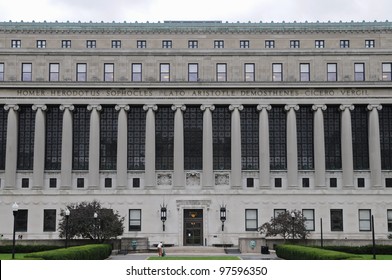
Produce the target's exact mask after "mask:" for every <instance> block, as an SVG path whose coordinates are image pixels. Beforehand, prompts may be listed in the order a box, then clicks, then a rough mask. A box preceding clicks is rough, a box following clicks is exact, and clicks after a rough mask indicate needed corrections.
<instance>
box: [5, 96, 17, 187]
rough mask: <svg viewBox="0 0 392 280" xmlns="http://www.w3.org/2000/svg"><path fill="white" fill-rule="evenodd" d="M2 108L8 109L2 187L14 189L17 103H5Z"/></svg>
mask: <svg viewBox="0 0 392 280" xmlns="http://www.w3.org/2000/svg"><path fill="white" fill-rule="evenodd" d="M4 109H5V110H6V111H8V117H7V144H6V145H7V147H6V155H5V182H4V189H15V187H16V168H17V163H18V162H17V160H18V111H19V105H16V104H7V105H5V106H4Z"/></svg>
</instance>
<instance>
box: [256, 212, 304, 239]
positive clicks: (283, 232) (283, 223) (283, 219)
mask: <svg viewBox="0 0 392 280" xmlns="http://www.w3.org/2000/svg"><path fill="white" fill-rule="evenodd" d="M292 213H293V214H294V218H293V217H292ZM305 222H306V218H305V217H304V216H303V215H302V213H301V211H298V210H294V211H292V212H289V211H284V212H281V213H279V214H278V216H276V217H272V218H271V220H270V221H269V222H266V223H264V224H263V225H262V226H260V227H259V229H258V230H259V232H260V233H262V234H265V236H266V237H270V236H277V235H280V236H282V237H283V239H284V240H286V239H288V238H292V239H306V237H308V236H309V231H308V230H307V229H306V224H305ZM293 235H294V236H293Z"/></svg>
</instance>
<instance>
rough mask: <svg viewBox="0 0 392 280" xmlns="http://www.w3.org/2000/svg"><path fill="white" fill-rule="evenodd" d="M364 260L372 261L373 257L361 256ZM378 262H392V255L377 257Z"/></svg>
mask: <svg viewBox="0 0 392 280" xmlns="http://www.w3.org/2000/svg"><path fill="white" fill-rule="evenodd" d="M359 256H361V257H362V258H363V259H364V260H372V259H373V255H359ZM376 260H392V255H376Z"/></svg>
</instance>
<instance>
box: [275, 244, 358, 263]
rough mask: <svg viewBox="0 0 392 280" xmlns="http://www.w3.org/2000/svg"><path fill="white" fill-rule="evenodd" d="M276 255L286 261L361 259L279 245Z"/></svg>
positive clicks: (295, 246) (341, 253) (329, 251)
mask: <svg viewBox="0 0 392 280" xmlns="http://www.w3.org/2000/svg"><path fill="white" fill-rule="evenodd" d="M276 255H277V256H278V257H279V258H282V259H286V260H347V259H361V257H360V256H358V255H354V254H349V253H344V252H337V251H332V250H324V249H319V248H314V247H305V246H300V245H278V246H276Z"/></svg>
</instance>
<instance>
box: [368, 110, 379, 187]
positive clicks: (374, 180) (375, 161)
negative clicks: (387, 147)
mask: <svg viewBox="0 0 392 280" xmlns="http://www.w3.org/2000/svg"><path fill="white" fill-rule="evenodd" d="M367 109H368V111H369V128H368V129H369V165H370V176H371V187H372V188H380V187H382V175H381V145H380V123H379V117H378V111H380V110H381V109H382V106H381V105H370V104H369V105H368V106H367Z"/></svg>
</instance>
